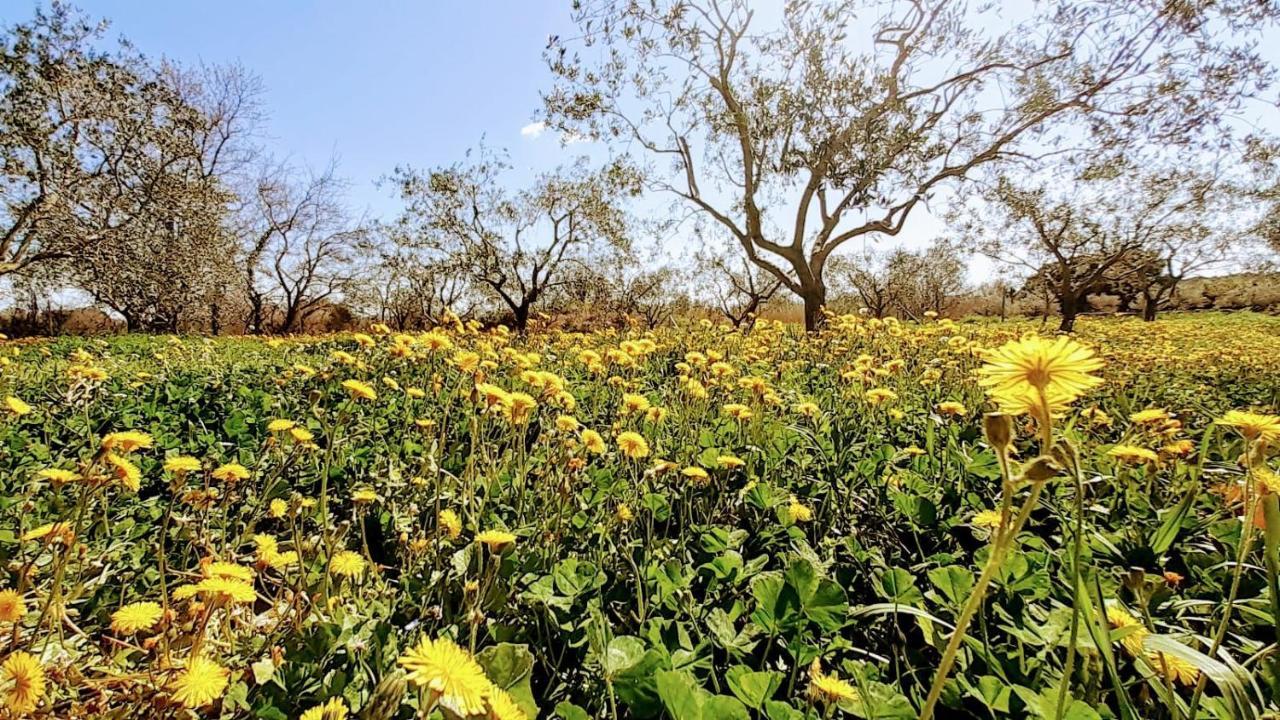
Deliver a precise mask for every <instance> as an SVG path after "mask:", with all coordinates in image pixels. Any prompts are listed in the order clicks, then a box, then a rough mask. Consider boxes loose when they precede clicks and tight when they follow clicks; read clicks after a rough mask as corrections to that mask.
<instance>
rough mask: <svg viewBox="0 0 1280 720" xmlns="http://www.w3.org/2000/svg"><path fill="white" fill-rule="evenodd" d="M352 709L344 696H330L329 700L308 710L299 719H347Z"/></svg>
mask: <svg viewBox="0 0 1280 720" xmlns="http://www.w3.org/2000/svg"><path fill="white" fill-rule="evenodd" d="M350 713H351V710H350V709H349V708H348V707H347V703H346V702H345V701H344V700H343V699H342V698H329V700H328V701H327V702H324V703H322V704H320V705H316V706H315V707H313V708H311V709H310V710H307V711H306V712H304V713H302V715H300V716H299V717H298V720H347V716H348V715H349V714H350Z"/></svg>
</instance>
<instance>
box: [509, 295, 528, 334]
mask: <svg viewBox="0 0 1280 720" xmlns="http://www.w3.org/2000/svg"><path fill="white" fill-rule="evenodd" d="M511 315H512V317H513V322H514V323H515V326H516V327H515V330H516V332H518V333H520V334H521V335H523V334H524V332H525V330H528V329H529V303H527V302H523V303H520V304H519V305H517V306H515V308H514V309H513V310H512V313H511Z"/></svg>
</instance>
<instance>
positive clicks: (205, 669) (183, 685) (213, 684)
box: [169, 657, 230, 710]
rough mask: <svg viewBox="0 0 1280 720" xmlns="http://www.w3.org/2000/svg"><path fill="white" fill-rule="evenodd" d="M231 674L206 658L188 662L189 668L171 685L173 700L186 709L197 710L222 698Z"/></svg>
mask: <svg viewBox="0 0 1280 720" xmlns="http://www.w3.org/2000/svg"><path fill="white" fill-rule="evenodd" d="M228 675H230V673H229V672H228V671H227V669H226V668H224V667H222V666H221V665H219V664H218V663H216V662H214V661H212V660H209V659H208V658H204V657H195V658H191V659H190V660H188V661H187V667H186V668H185V669H184V670H183V671H182V672H181V673H179V674H178V676H177V677H175V678H174V679H173V681H172V682H171V683H170V685H169V688H170V691H171V692H172V693H173V699H174V700H176V701H178V702H180V703H182V705H183V706H184V707H187V708H191V709H193V710H194V709H196V708H201V707H204V706H205V705H208V704H209V703H211V702H213V701H214V700H217V699H218V698H220V697H222V693H223V692H225V691H226V689H227V677H228Z"/></svg>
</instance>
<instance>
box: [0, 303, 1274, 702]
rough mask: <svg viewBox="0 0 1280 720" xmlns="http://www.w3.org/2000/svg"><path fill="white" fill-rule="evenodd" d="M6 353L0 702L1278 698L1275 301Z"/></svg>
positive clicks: (90, 343) (116, 344)
mask: <svg viewBox="0 0 1280 720" xmlns="http://www.w3.org/2000/svg"><path fill="white" fill-rule="evenodd" d="M1036 333H1040V334H1039V335H1036ZM0 355H2V357H0V364H2V366H0V386H2V387H0V397H3V398H4V404H3V407H0V413H2V414H3V415H4V418H3V420H2V421H0V423H2V424H0V562H2V563H3V573H2V574H0V708H2V709H0V714H3V713H5V712H7V713H8V715H7V716H8V717H38V718H133V717H142V716H153V717H157V718H180V717H227V718H232V717H235V718H265V719H268V720H292V719H293V718H299V717H301V718H304V719H305V720H342V719H343V718H347V717H350V718H356V717H359V718H364V719H366V720H388V719H390V718H411V717H433V718H490V719H492V720H516V719H519V718H535V717H541V718H561V719H562V720H586V719H588V718H657V717H669V718H674V719H675V720H712V719H717V718H729V719H739V718H740V719H744V720H746V719H752V718H767V719H768V720H799V719H801V718H806V719H809V718H837V717H848V718H879V719H893V718H903V719H908V718H920V717H929V716H932V717H955V718H1003V717H1013V718H1051V719H1053V720H1062V719H1064V718H1069V719H1071V720H1088V719H1091V718H1126V719H1128V718H1133V719H1137V718H1193V717H1210V718H1247V717H1259V716H1263V715H1265V714H1267V713H1271V712H1275V711H1276V709H1277V708H1280V703H1278V698H1280V666H1278V664H1277V656H1276V651H1277V639H1278V636H1280V593H1278V592H1277V581H1278V575H1280V555H1278V554H1277V553H1278V552H1280V506H1278V504H1277V498H1278V496H1277V493H1280V478H1278V477H1277V475H1276V459H1275V451H1276V449H1277V447H1280V417H1277V413H1280V318H1277V317H1269V316H1263V315H1256V314H1250V313H1236V314H1218V313H1197V314H1170V315H1168V316H1166V317H1163V318H1161V319H1160V320H1158V321H1156V322H1153V323H1144V322H1141V321H1139V320H1137V319H1134V318H1113V317H1100V318H1095V317H1089V318H1085V319H1082V320H1081V322H1080V324H1079V325H1078V327H1077V332H1076V334H1075V335H1073V336H1071V337H1070V338H1066V337H1063V338H1061V339H1059V338H1057V337H1056V336H1054V335H1052V334H1051V333H1050V332H1049V328H1043V327H1041V326H1040V325H1039V324H1038V323H1034V322H1028V321H1017V322H1008V323H998V322H986V321H984V322H972V323H971V322H954V321H951V320H946V319H929V320H928V321H926V322H923V323H904V322H897V321H894V320H884V321H882V320H875V319H868V318H865V317H860V316H856V315H853V316H840V317H835V316H833V317H831V318H829V320H828V322H827V323H826V326H825V329H823V330H822V331H821V332H820V333H817V334H812V335H806V334H805V333H804V332H803V331H802V330H800V329H799V328H797V327H795V326H790V325H783V324H781V323H775V322H770V321H761V322H759V323H757V324H756V325H755V327H754V328H753V329H752V330H751V331H750V332H739V331H735V330H732V329H730V328H728V327H724V326H719V325H714V324H712V323H709V322H706V321H702V322H689V323H684V324H681V325H680V326H679V327H677V328H672V329H664V330H660V331H655V332H644V331H641V330H636V331H632V332H615V331H599V332H595V333H591V334H581V333H568V332H557V331H534V332H531V333H530V334H528V335H527V336H523V337H521V336H517V335H515V334H513V333H509V332H507V331H506V330H505V329H504V328H496V329H484V328H481V327H479V326H478V325H474V324H471V325H468V324H465V323H463V322H461V321H452V322H449V323H446V324H445V325H444V326H443V327H439V328H436V329H434V330H431V331H429V332H419V333H396V332H392V331H390V330H389V329H387V328H385V327H376V326H375V327H374V328H372V329H370V331H369V332H367V333H342V334H336V335H328V336H315V337H288V338H271V339H267V338H201V337H174V336H167V337H164V336H141V335H125V336H118V337H107V338H99V339H83V338H58V339H53V340H33V341H8V342H5V343H3V345H0Z"/></svg>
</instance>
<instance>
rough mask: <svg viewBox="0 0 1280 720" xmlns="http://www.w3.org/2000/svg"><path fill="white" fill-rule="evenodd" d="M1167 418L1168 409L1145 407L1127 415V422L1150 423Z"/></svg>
mask: <svg viewBox="0 0 1280 720" xmlns="http://www.w3.org/2000/svg"><path fill="white" fill-rule="evenodd" d="M1168 419H1169V411H1168V410H1165V409H1163V408H1147V409H1146V410H1139V411H1138V412H1136V413H1133V414H1132V415H1130V416H1129V422H1131V423H1135V424H1137V425H1151V424H1154V423H1159V422H1164V421H1165V420H1168Z"/></svg>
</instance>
